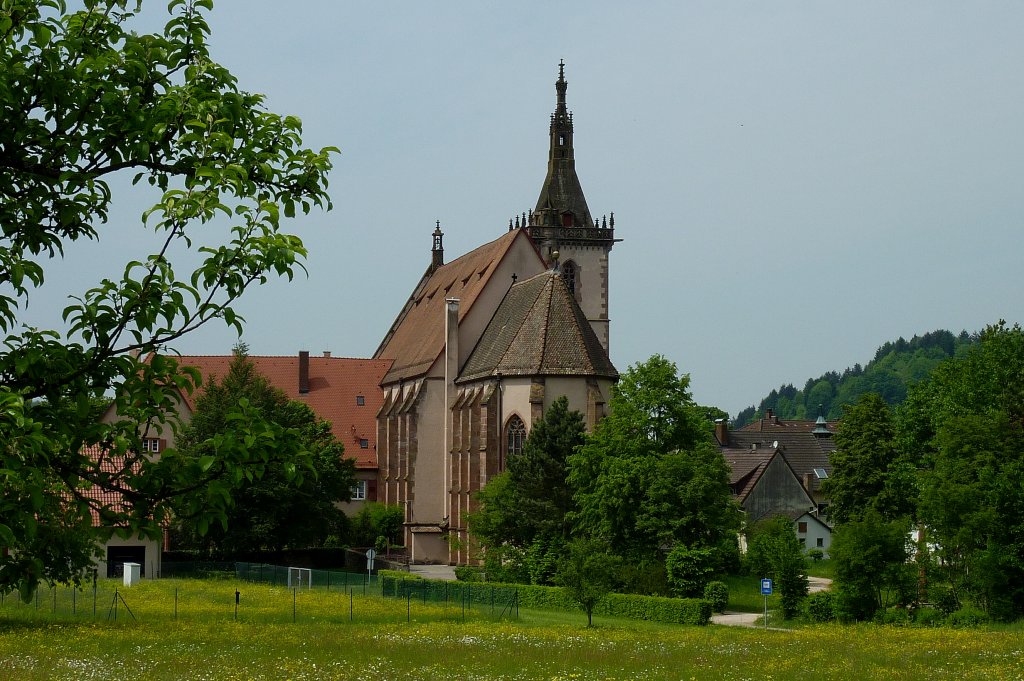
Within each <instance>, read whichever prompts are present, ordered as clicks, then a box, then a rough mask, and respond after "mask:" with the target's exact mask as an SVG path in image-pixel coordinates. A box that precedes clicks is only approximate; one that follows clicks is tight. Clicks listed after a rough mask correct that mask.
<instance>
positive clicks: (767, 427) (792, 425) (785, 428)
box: [736, 415, 839, 433]
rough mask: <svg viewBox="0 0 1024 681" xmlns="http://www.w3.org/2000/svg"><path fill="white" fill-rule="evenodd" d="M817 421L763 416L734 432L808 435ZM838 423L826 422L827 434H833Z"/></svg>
mask: <svg viewBox="0 0 1024 681" xmlns="http://www.w3.org/2000/svg"><path fill="white" fill-rule="evenodd" d="M817 425H818V424H817V421H808V420H797V419H780V418H779V417H777V416H771V415H769V416H765V417H762V418H759V419H758V420H756V421H751V422H750V423H748V424H747V425H745V426H743V427H742V428H737V429H736V432H741V431H750V432H756V433H809V432H811V431H812V430H814V429H815V428H816V427H817ZM838 426H839V421H827V422H826V423H825V427H826V428H828V430H829V432H832V433H835V432H836V428H837V427H838Z"/></svg>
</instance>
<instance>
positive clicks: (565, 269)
mask: <svg viewBox="0 0 1024 681" xmlns="http://www.w3.org/2000/svg"><path fill="white" fill-rule="evenodd" d="M562 279H564V280H565V285H566V286H568V287H569V293H571V294H573V295H576V263H574V262H573V261H572V260H569V261H568V262H566V263H565V264H564V265H562Z"/></svg>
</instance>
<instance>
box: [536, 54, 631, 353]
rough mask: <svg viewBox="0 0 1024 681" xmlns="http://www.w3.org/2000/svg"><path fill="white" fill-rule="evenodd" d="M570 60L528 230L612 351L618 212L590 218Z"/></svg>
mask: <svg viewBox="0 0 1024 681" xmlns="http://www.w3.org/2000/svg"><path fill="white" fill-rule="evenodd" d="M567 86H568V83H567V82H566V80H565V62H561V63H559V65H558V80H557V81H556V82H555V92H556V93H557V99H556V104H555V112H554V113H553V114H551V126H550V149H549V151H548V173H547V176H546V177H545V178H544V186H543V187H541V190H540V198H538V199H537V207H536V208H535V209H534V210H533V212H532V213H531V214H530V216H529V219H528V220H527V221H526V228H527V230H528V231H529V234H530V236H531V237H532V238H533V241H534V243H536V244H537V246H538V247H539V248H540V250H541V254H542V255H543V256H544V259H545V261H546V262H547V264H548V265H549V266H553V267H557V268H558V269H560V270H561V273H562V276H563V278H564V279H565V281H566V283H567V284H568V286H569V290H570V291H572V293H573V295H574V296H575V298H576V301H577V302H578V303H579V305H580V307H581V308H582V309H583V312H584V314H585V315H586V316H587V321H588V322H590V325H591V326H592V327H593V329H594V332H595V333H596V334H597V337H598V338H599V339H600V341H601V344H602V345H603V346H604V349H605V352H607V351H608V336H609V333H608V254H609V253H610V252H611V250H612V246H613V245H614V244H615V242H616V241H621V239H616V238H615V214H614V213H613V214H612V215H611V216H605V217H603V218H601V219H599V220H595V219H594V218H593V217H591V215H590V209H589V208H588V207H587V199H586V197H585V196H584V195H583V188H582V187H581V186H580V179H579V177H577V176H576V160H575V155H574V152H573V125H572V112H571V111H569V110H568V109H567V108H566V105H565V91H566V88H567Z"/></svg>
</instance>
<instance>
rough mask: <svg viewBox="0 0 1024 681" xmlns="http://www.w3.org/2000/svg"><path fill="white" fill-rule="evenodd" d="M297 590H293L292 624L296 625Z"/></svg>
mask: <svg viewBox="0 0 1024 681" xmlns="http://www.w3.org/2000/svg"><path fill="white" fill-rule="evenodd" d="M296 591H297V590H296V589H292V624H295V599H296V596H295V594H296Z"/></svg>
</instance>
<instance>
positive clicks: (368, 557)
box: [366, 549, 377, 581]
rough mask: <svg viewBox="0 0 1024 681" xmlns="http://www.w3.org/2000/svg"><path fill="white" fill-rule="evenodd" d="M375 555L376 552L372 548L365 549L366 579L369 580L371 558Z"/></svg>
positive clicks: (371, 569) (371, 567)
mask: <svg viewBox="0 0 1024 681" xmlns="http://www.w3.org/2000/svg"><path fill="white" fill-rule="evenodd" d="M376 557H377V552H376V551H374V550H373V549H366V580H367V581H369V580H370V577H371V576H372V575H373V559H374V558H376Z"/></svg>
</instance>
